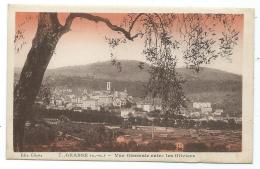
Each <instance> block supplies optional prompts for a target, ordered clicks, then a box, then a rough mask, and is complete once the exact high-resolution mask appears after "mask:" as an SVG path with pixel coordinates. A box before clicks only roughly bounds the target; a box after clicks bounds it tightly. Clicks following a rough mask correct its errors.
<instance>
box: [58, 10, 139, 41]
mask: <svg viewBox="0 0 260 169" xmlns="http://www.w3.org/2000/svg"><path fill="white" fill-rule="evenodd" d="M140 16H141V14H139V15H138V16H137V17H136V18H135V20H134V21H133V22H132V24H131V26H130V29H129V31H126V30H125V29H124V28H122V27H119V26H117V25H114V24H112V23H111V22H110V20H109V19H107V18H103V17H100V16H95V15H92V14H89V13H71V14H70V15H69V16H68V17H67V19H66V21H65V24H64V26H63V28H62V33H66V32H68V31H70V27H71V25H72V22H73V20H74V19H75V18H84V19H87V20H90V21H94V22H96V23H98V22H103V23H105V24H106V25H107V26H108V27H109V28H110V29H111V30H113V31H116V32H121V33H123V35H124V36H125V37H126V38H127V39H128V40H131V41H133V40H134V39H135V38H137V37H138V36H139V35H140V34H139V33H137V34H135V35H133V36H131V33H130V32H131V30H132V28H133V26H134V24H135V22H136V21H137V19H138V18H139V17H140Z"/></svg>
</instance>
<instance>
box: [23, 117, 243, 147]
mask: <svg viewBox="0 0 260 169" xmlns="http://www.w3.org/2000/svg"><path fill="white" fill-rule="evenodd" d="M48 128H51V129H48V132H49V134H50V132H51V133H54V136H53V139H52V140H50V141H49V142H48V143H47V142H44V143H42V144H38V145H35V144H34V143H30V144H28V145H27V150H28V151H29V150H30V151H36V150H37V151H107V152H109V151H136V152H146V151H153V152H158V151H168V152H178V151H186V152H223V151H230V152H240V151H241V140H242V136H241V131H239V130H207V129H181V128H172V127H158V126H133V127H132V128H130V129H123V128H120V127H119V126H105V125H103V124H98V123H85V122H81V123H79V122H63V123H52V124H49V125H48ZM28 131H30V130H29V129H28ZM41 131H42V132H43V131H44V130H43V129H41ZM37 137H38V138H41V136H39V135H37ZM48 138H51V137H49V136H48ZM30 139H33V136H32V135H31V136H30ZM41 139H42V140H43V138H41Z"/></svg>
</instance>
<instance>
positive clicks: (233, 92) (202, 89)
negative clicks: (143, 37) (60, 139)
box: [15, 60, 242, 112]
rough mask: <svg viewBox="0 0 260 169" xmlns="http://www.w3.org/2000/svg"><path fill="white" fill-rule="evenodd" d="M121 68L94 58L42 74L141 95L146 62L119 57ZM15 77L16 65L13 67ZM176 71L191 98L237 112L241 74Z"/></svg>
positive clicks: (57, 81)
mask: <svg viewBox="0 0 260 169" xmlns="http://www.w3.org/2000/svg"><path fill="white" fill-rule="evenodd" d="M120 62H121V65H122V71H121V72H119V70H118V69H117V68H116V67H115V66H113V65H112V64H111V62H109V61H107V62H98V63H93V64H88V65H81V66H69V67H62V68H57V69H48V70H47V71H46V73H45V78H46V77H50V78H49V79H52V80H51V85H52V86H68V87H70V88H91V89H93V90H103V89H105V88H106V81H111V82H112V89H115V90H124V89H127V90H128V92H129V94H130V95H132V96H134V97H144V96H145V85H146V82H147V81H148V79H149V73H148V71H147V70H148V69H149V65H148V64H145V65H144V70H140V69H139V68H138V64H139V62H138V61H133V60H121V61H120ZM15 71H16V77H17V75H18V72H19V71H20V70H19V69H15ZM177 72H178V73H179V75H180V76H182V77H183V78H184V79H185V81H186V82H185V83H184V86H183V88H184V92H185V94H186V97H187V98H188V100H189V101H190V102H189V103H191V102H194V101H209V102H212V103H214V104H213V106H216V107H217V108H225V110H228V111H232V112H241V109H242V108H241V107H242V106H241V105H242V76H239V75H236V74H232V73H228V72H225V71H221V70H217V69H211V68H205V67H203V68H201V71H200V72H199V73H196V72H195V71H194V70H192V69H186V68H177Z"/></svg>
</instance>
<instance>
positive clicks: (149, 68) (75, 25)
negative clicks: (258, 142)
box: [7, 5, 254, 163]
mask: <svg viewBox="0 0 260 169" xmlns="http://www.w3.org/2000/svg"><path fill="white" fill-rule="evenodd" d="M8 21H9V23H8V31H9V32H8V96H7V101H8V110H7V159H37V160H102V161H153V162H205V163H209V162H210V163H252V157H253V143H252V140H253V134H252V131H253V128H252V127H253V46H254V43H253V37H254V10H253V9H221V8H219V9H218V8H207V9H204V8H170V7H167V8H163V7H160V8H148V7H147V8H134V7H117V8H112V7H82V6H74V7H73V6H40V5H38V6H24V5H10V6H9V16H8Z"/></svg>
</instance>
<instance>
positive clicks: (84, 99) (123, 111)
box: [37, 82, 241, 123]
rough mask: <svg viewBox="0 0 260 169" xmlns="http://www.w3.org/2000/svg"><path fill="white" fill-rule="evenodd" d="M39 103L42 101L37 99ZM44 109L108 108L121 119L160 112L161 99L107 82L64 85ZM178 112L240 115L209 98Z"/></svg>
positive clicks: (220, 117)
mask: <svg viewBox="0 0 260 169" xmlns="http://www.w3.org/2000/svg"><path fill="white" fill-rule="evenodd" d="M37 102H38V103H39V104H43V102H42V101H40V100H38V101H37ZM45 106H46V108H47V109H58V110H71V111H73V112H84V111H85V110H93V111H102V110H103V111H104V110H105V111H111V112H117V113H116V114H117V115H120V116H121V117H122V118H124V119H128V118H129V117H142V118H147V119H152V117H150V114H151V112H153V111H157V112H159V113H160V112H161V110H162V106H161V100H160V99H158V98H157V99H152V98H145V99H141V98H133V97H132V96H130V95H129V94H128V92H127V90H126V89H125V90H123V91H116V90H111V82H106V89H105V90H98V91H96V90H90V89H77V91H73V90H72V89H70V88H66V87H60V88H59V87H55V88H54V89H52V92H51V98H50V102H49V104H48V105H45ZM179 116H183V117H184V118H189V119H193V120H195V121H209V120H213V121H228V120H229V119H234V120H235V122H236V123H241V117H230V116H229V114H228V113H226V112H224V110H223V109H220V108H219V109H213V108H212V103H210V102H192V106H190V107H189V108H181V110H180V113H179Z"/></svg>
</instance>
